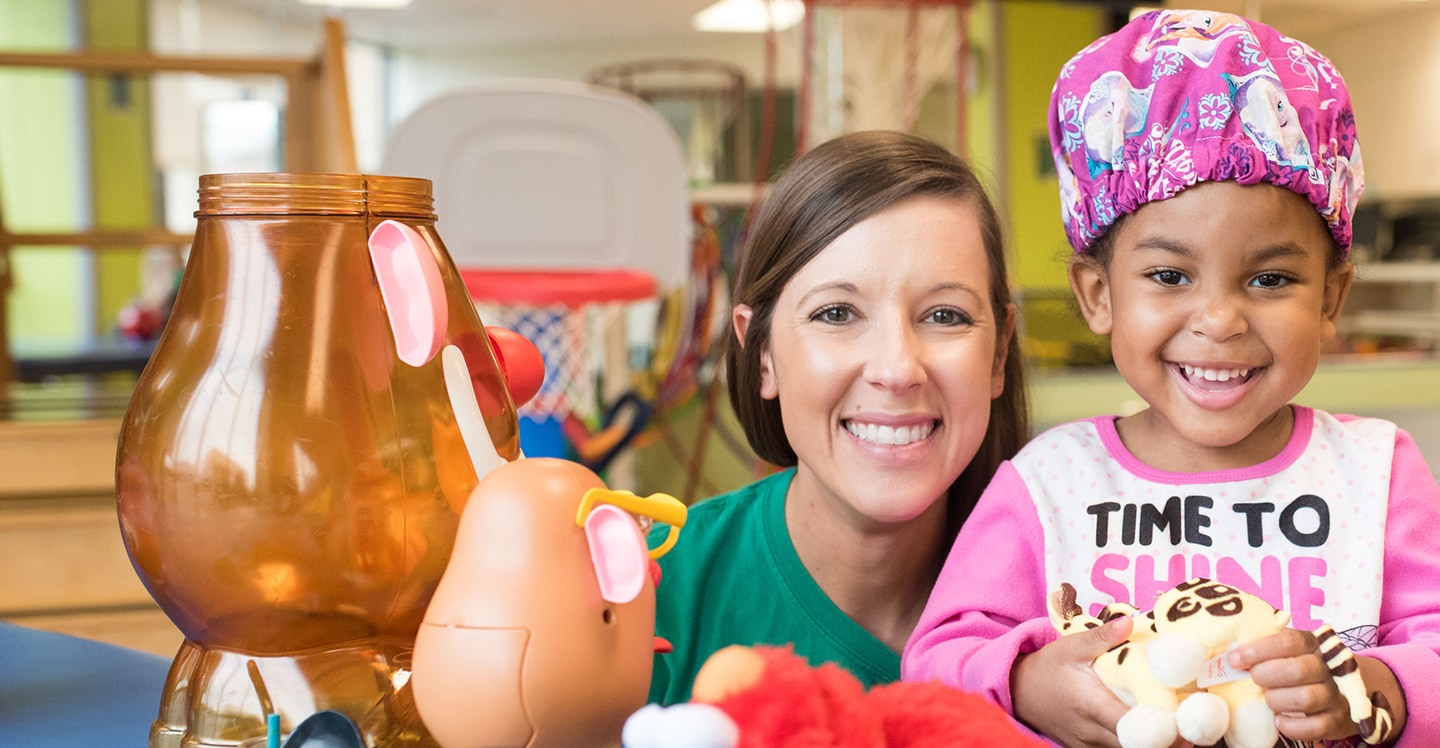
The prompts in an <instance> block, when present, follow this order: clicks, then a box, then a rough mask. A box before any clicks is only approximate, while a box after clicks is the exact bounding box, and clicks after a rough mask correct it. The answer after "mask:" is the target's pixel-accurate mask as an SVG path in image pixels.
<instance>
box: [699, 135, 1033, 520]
mask: <svg viewBox="0 0 1440 748" xmlns="http://www.w3.org/2000/svg"><path fill="white" fill-rule="evenodd" d="M922 195H923V196H931V197H945V198H960V199H963V200H968V201H970V203H971V204H972V205H974V206H975V209H976V212H977V213H978V214H979V218H980V233H981V236H982V238H983V241H984V243H985V255H986V258H987V259H988V261H989V265H990V306H991V311H992V313H993V314H994V316H995V319H996V321H997V323H998V324H997V325H996V330H997V333H996V334H997V336H1003V335H1004V330H1005V328H1006V324H1005V323H1006V322H1007V321H1008V320H1009V317H1010V302H1011V298H1010V282H1009V277H1008V273H1007V272H1006V269H1005V248H1004V244H1003V242H1002V240H1001V235H1000V220H999V218H998V216H997V215H996V213H995V207H994V205H993V204H992V203H991V202H990V198H989V196H988V195H986V193H985V188H984V186H983V185H981V183H980V180H979V179H978V178H977V177H976V175H975V172H974V171H973V170H971V168H970V167H969V166H968V165H967V164H966V163H965V162H964V161H962V160H961V159H960V158H959V157H957V156H955V155H954V154H952V153H950V152H949V151H948V150H946V149H945V148H943V147H941V146H940V145H938V144H936V143H934V142H931V141H929V140H926V139H924V138H920V137H917V136H914V135H908V134H905V133H900V132H888V131H875V132H859V133H852V134H849V135H842V136H840V137H837V138H835V139H833V140H829V141H826V142H825V143H822V144H820V145H818V146H816V147H815V148H814V149H813V150H811V151H809V152H808V153H806V154H805V155H803V156H801V157H800V158H798V159H796V160H795V162H794V163H793V164H791V165H790V167H789V168H787V169H786V170H785V173H784V174H783V175H782V176H781V177H780V179H779V180H777V181H776V182H775V185H774V186H773V187H772V188H771V190H770V193H769V195H768V196H767V197H766V199H765V202H764V204H763V205H762V206H761V209H760V212H759V215H758V216H757V217H756V219H755V223H754V227H753V230H752V231H751V233H750V237H749V239H748V240H747V241H746V244H745V249H744V254H743V255H742V256H741V262H740V273H739V277H738V278H737V280H736V282H735V290H734V299H733V300H734V302H735V303H736V304H745V305H747V306H749V307H750V308H751V309H752V310H753V311H752V316H751V318H750V324H749V327H748V329H747V332H746V338H747V340H746V341H745V343H746V344H745V345H744V346H741V345H740V341H739V339H737V338H736V336H735V333H734V330H733V329H732V330H731V332H730V334H729V335H727V336H726V338H725V343H724V345H725V351H724V355H725V370H726V372H727V379H728V387H729V392H730V402H731V405H732V407H734V409H735V414H736V416H738V418H739V421H740V425H741V426H742V427H743V428H744V430H745V436H746V438H747V439H748V440H749V441H750V446H751V448H752V449H754V450H755V453H756V454H758V455H759V456H760V457H761V458H762V459H764V460H766V461H768V462H770V463H772V464H774V465H778V466H781V467H791V466H794V465H795V464H796V458H795V450H794V449H793V448H792V447H791V446H790V440H789V438H787V437H786V435H785V428H784V424H783V423H782V422H781V419H780V407H781V406H780V402H779V401H778V400H767V399H765V398H763V397H761V396H760V359H761V355H762V353H763V352H764V351H765V349H766V347H767V346H768V345H769V342H770V322H771V318H772V316H773V314H774V311H775V302H776V300H777V299H778V298H779V296H780V292H781V291H782V290H783V289H784V288H785V284H786V283H788V282H789V281H790V279H791V278H792V277H794V275H795V274H796V273H797V272H799V270H800V268H801V267H803V266H804V265H805V264H806V263H808V262H810V260H811V259H813V258H814V257H815V256H816V255H818V254H819V253H820V252H821V251H822V250H824V249H825V248H826V247H828V246H829V245H830V243H831V242H833V241H835V239H836V238H837V237H839V236H840V235H841V234H843V233H845V232H846V231H847V230H848V229H849V228H850V227H852V226H854V225H855V224H857V223H859V222H860V221H863V220H865V219H866V218H869V217H870V216H872V215H874V214H876V213H878V212H880V211H881V210H884V209H885V208H888V207H890V206H892V205H895V204H897V203H900V202H901V201H904V200H907V199H909V198H912V197H917V196H922ZM1018 338H1019V334H1018V330H1017V333H1016V334H1015V335H1012V336H1011V337H1010V341H1009V344H1008V348H1007V351H1008V354H1007V356H1006V358H1005V390H1004V392H1003V393H1002V394H1001V395H1000V396H999V397H997V398H995V399H994V400H992V401H991V403H990V426H989V428H988V429H987V430H986V433H985V439H984V441H983V442H982V443H981V445H980V448H979V451H978V452H976V454H975V457H974V459H972V460H971V461H970V464H969V465H968V466H967V467H966V468H965V469H964V470H963V471H962V472H961V473H960V476H959V478H957V479H956V480H955V483H954V484H952V485H951V486H950V491H949V499H948V502H949V506H948V513H947V517H948V520H947V522H948V524H949V527H950V532H951V537H953V533H954V532H956V531H958V530H959V528H960V525H961V523H963V522H964V521H965V518H966V517H968V516H969V514H970V510H971V509H972V508H973V507H974V506H975V501H976V500H977V499H979V498H980V493H981V491H983V490H984V488H985V486H986V485H987V484H988V483H989V482H990V479H991V477H992V476H994V474H995V471H996V469H997V468H999V467H1000V463H1001V462H1003V461H1005V460H1007V459H1009V458H1010V457H1012V456H1014V454H1015V452H1016V451H1018V450H1019V449H1020V447H1021V445H1023V444H1024V443H1025V441H1026V439H1028V438H1029V435H1030V422H1029V412H1028V409H1027V408H1026V403H1025V376H1024V363H1023V361H1022V360H1021V356H1020V343H1019V340H1018ZM996 342H997V349H998V344H999V343H1000V342H1001V341H1000V340H997V341H996Z"/></svg>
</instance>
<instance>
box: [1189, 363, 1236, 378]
mask: <svg viewBox="0 0 1440 748" xmlns="http://www.w3.org/2000/svg"><path fill="white" fill-rule="evenodd" d="M1180 371H1182V372H1184V374H1185V376H1186V378H1190V379H1193V378H1195V377H1199V378H1201V379H1204V380H1205V381H1207V382H1228V381H1230V380H1232V379H1243V378H1244V377H1246V376H1249V374H1250V370H1249V369H1197V368H1195V367H1193V366H1189V365H1186V364H1180Z"/></svg>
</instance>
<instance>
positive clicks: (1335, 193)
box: [1049, 10, 1365, 256]
mask: <svg viewBox="0 0 1440 748" xmlns="http://www.w3.org/2000/svg"><path fill="white" fill-rule="evenodd" d="M1049 118H1050V146H1051V149H1052V150H1053V151H1054V154H1055V166H1056V169H1057V171H1058V173H1059V177H1060V203H1061V214H1062V216H1063V218H1064V220H1065V233H1066V234H1067V235H1068V236H1069V238H1070V244H1071V245H1072V246H1074V247H1075V250H1076V251H1078V252H1085V251H1087V250H1089V248H1090V247H1091V245H1093V244H1094V243H1095V240H1096V239H1098V238H1100V237H1101V236H1102V235H1104V233H1105V231H1106V230H1107V229H1109V227H1110V226H1111V225H1112V224H1114V223H1115V221H1116V220H1117V219H1118V218H1119V217H1120V216H1123V215H1128V214H1130V213H1133V212H1134V211H1135V210H1136V209H1138V208H1139V207H1140V206H1141V205H1144V204H1145V203H1148V202H1151V201H1154V200H1164V199H1166V198H1168V197H1173V196H1175V195H1176V194H1178V193H1179V192H1180V191H1181V190H1184V189H1185V188H1187V187H1190V186H1192V185H1194V184H1196V183H1199V182H1203V181H1206V180H1233V181H1235V182H1239V183H1240V184H1256V183H1259V182H1269V183H1270V184H1274V185H1277V186H1280V187H1284V188H1286V189H1290V190H1293V191H1295V192H1297V193H1299V194H1300V195H1301V196H1303V197H1304V198H1305V199H1307V200H1309V201H1310V203H1311V204H1313V205H1314V206H1315V209H1316V210H1318V211H1319V212H1320V215H1321V216H1322V217H1323V218H1324V219H1325V222H1326V224H1327V225H1328V226H1329V228H1330V234H1331V235H1332V236H1333V237H1334V238H1335V243H1336V245H1337V246H1338V247H1339V248H1340V253H1341V255H1342V256H1343V255H1345V254H1348V253H1349V251H1350V236H1351V229H1350V217H1351V215H1352V214H1353V213H1354V212H1355V203H1356V202H1357V201H1358V200H1359V199H1360V192H1361V190H1362V189H1363V187H1364V181H1365V179H1364V169H1363V167H1362V165H1361V161H1360V144H1359V143H1358V142H1356V140H1355V115H1354V113H1353V111H1352V110H1351V107H1350V94H1349V92H1348V91H1347V90H1346V88H1345V82H1344V80H1342V79H1341V77H1340V73H1339V72H1337V71H1336V70H1335V66H1334V65H1333V64H1331V62H1330V61H1329V60H1328V59H1326V58H1325V57H1324V56H1322V55H1321V54H1320V53H1318V52H1316V51H1315V50H1314V49H1311V48H1310V47H1309V46H1308V45H1306V44H1305V43H1304V42H1300V41H1297V40H1295V39H1291V38H1289V37H1287V36H1283V35H1282V34H1280V33H1279V32H1277V31H1276V30H1275V29H1272V28H1270V27H1269V26H1266V25H1264V24H1260V23H1256V22H1255V21H1250V20H1247V19H1245V18H1241V17H1240V16H1236V15H1232V14H1229V13H1212V12H1208V11H1197V10H1158V11H1152V12H1150V13H1146V14H1144V15H1142V16H1140V17H1138V18H1136V19H1135V20H1133V21H1131V22H1130V23H1128V24H1126V25H1125V27H1124V28H1122V29H1120V30H1119V31H1117V32H1115V33H1113V34H1110V35H1108V36H1104V37H1101V38H1100V39H1098V40H1096V41H1095V42H1094V43H1092V44H1090V45H1089V46H1088V47H1086V48H1085V49H1082V50H1080V52H1079V53H1078V54H1076V55H1075V57H1073V58H1072V59H1071V60H1070V61H1069V62H1068V63H1066V64H1065V67H1064V68H1062V69H1061V70H1060V77H1059V79H1058V80H1057V81H1056V82H1055V90H1054V91H1053V92H1052V93H1051V96H1050V111H1049Z"/></svg>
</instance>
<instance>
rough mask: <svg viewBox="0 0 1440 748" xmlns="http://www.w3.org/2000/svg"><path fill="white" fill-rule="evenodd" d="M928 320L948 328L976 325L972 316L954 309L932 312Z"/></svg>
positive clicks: (945, 308)
mask: <svg viewBox="0 0 1440 748" xmlns="http://www.w3.org/2000/svg"><path fill="white" fill-rule="evenodd" d="M926 318H927V319H929V320H930V321H932V322H934V323H935V324H937V325H944V326H946V327H958V326H960V325H971V324H974V323H975V320H974V319H973V318H972V317H971V316H970V315H968V314H966V313H965V312H962V311H960V310H959V309H955V308H953V307H941V308H939V309H936V310H934V311H932V312H930V314H929V315H928V316H927V317H926Z"/></svg>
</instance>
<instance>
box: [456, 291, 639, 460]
mask: <svg viewBox="0 0 1440 748" xmlns="http://www.w3.org/2000/svg"><path fill="white" fill-rule="evenodd" d="M460 275H461V277H462V278H464V280H465V287H466V289H467V290H469V292H470V296H471V298H472V299H474V301H475V307H476V309H477V310H478V311H479V312H480V318H481V319H482V320H484V321H485V324H487V325H495V326H499V327H504V328H507V329H510V330H512V331H514V332H516V333H517V334H519V335H522V336H524V337H525V338H527V339H528V340H530V342H532V343H534V344H535V347H536V348H539V349H540V355H541V357H542V358H543V359H544V360H545V380H544V383H543V384H541V386H540V391H539V392H538V393H536V395H535V397H534V398H532V399H531V400H530V402H528V403H526V404H524V405H523V406H521V407H520V408H519V411H518V412H519V415H520V447H521V449H522V450H524V452H525V454H526V455H527V456H529V457H568V456H569V450H570V448H571V447H573V446H574V445H567V441H566V439H565V422H566V420H567V419H568V418H570V417H575V418H579V419H580V420H581V421H584V422H586V423H590V424H592V425H593V424H594V423H595V422H596V420H597V419H598V418H599V416H600V414H601V409H602V408H603V407H604V403H605V402H608V401H610V400H613V399H614V398H615V397H617V396H618V394H619V392H620V391H623V390H625V389H626V388H627V387H628V385H629V378H630V374H631V372H630V368H629V363H628V360H629V349H630V347H631V342H632V341H634V340H648V339H649V338H651V337H653V336H654V334H655V329H654V326H655V317H656V313H657V311H658V307H659V299H658V298H657V297H656V284H655V279H654V277H653V276H651V275H650V274H648V273H645V272H642V271H639V270H631V269H607V270H581V269H576V270H553V269H545V270H511V269H480V268H469V269H462V270H461V271H460ZM607 384H610V385H615V384H618V385H619V386H618V388H617V387H613V386H612V387H607ZM606 389H613V390H618V391H613V392H606V391H605V390H606ZM527 437H529V438H528V440H527Z"/></svg>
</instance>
